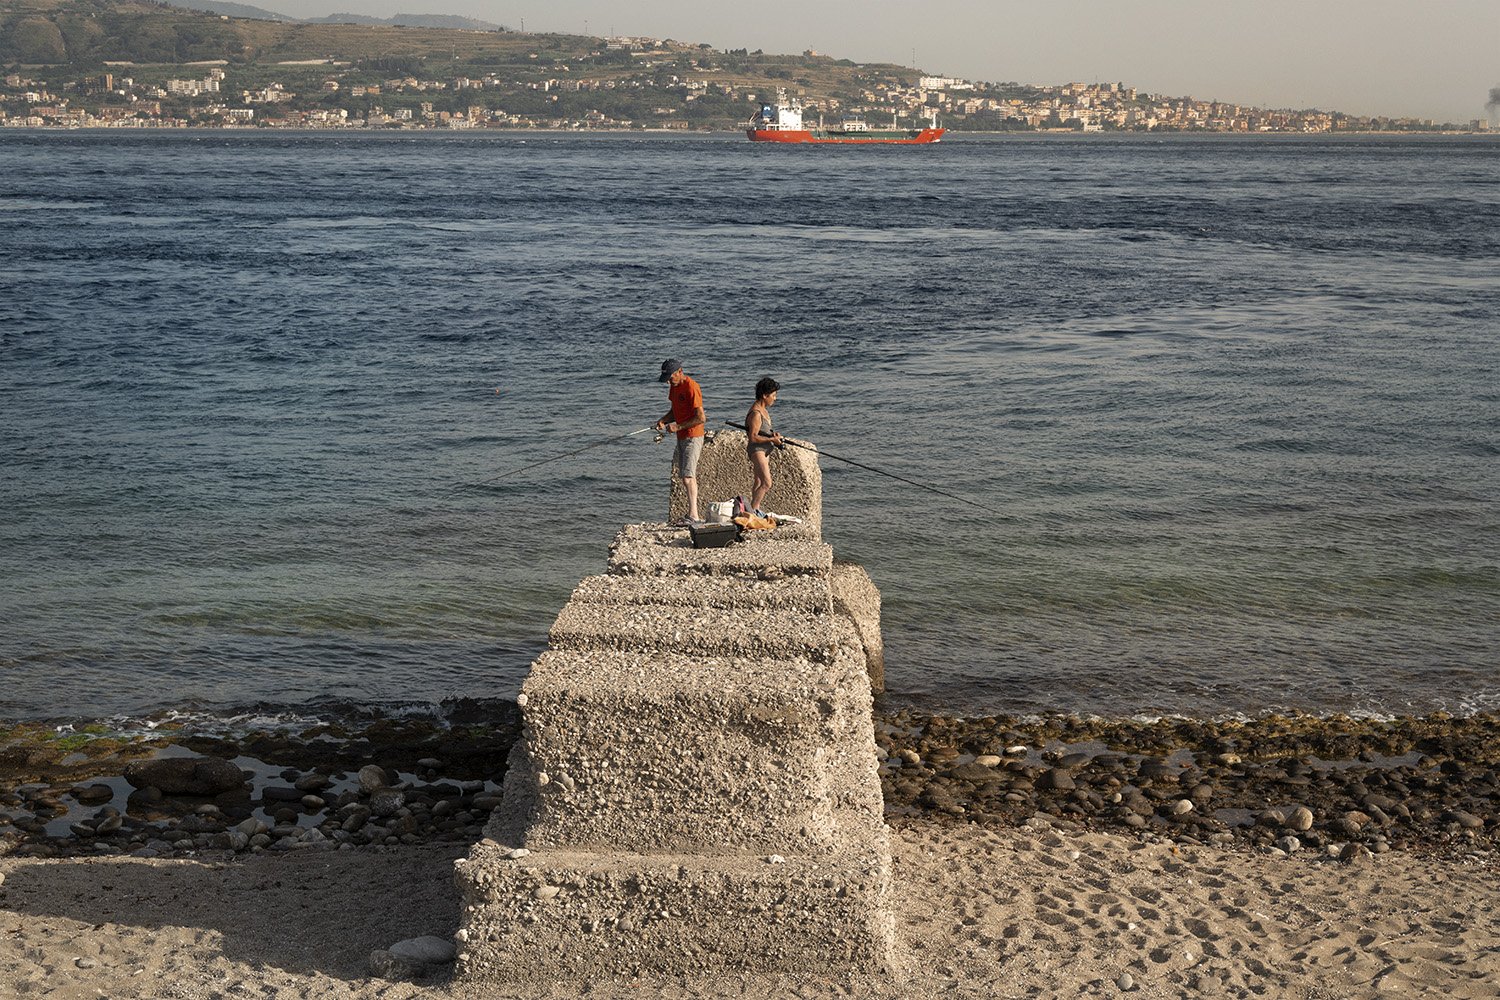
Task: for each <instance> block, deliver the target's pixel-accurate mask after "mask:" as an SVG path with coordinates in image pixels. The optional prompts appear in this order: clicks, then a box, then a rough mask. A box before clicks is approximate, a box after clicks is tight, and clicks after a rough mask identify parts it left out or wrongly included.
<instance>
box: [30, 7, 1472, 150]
mask: <svg viewBox="0 0 1500 1000" xmlns="http://www.w3.org/2000/svg"><path fill="white" fill-rule="evenodd" d="M0 65H3V66H4V76H3V79H0V123H3V124H4V125H8V126H25V127H96V126H108V127H135V128H151V127H168V128H176V127H189V126H220V127H244V126H252V127H265V128H277V127H283V128H284V127H319V128H330V127H332V128H538V127H541V128H565V129H584V128H605V129H647V128H667V129H731V128H735V127H737V126H738V125H739V124H740V123H741V122H743V121H745V119H747V118H748V117H749V116H750V115H751V113H752V112H753V111H754V109H755V106H756V104H757V103H758V102H762V101H767V100H771V99H774V97H775V95H776V94H777V92H778V91H780V90H783V89H784V90H786V91H787V92H789V93H791V94H793V95H796V96H798V97H800V98H801V100H802V103H803V105H804V108H805V109H806V111H807V113H808V114H809V115H810V116H817V115H822V116H824V117H825V118H826V119H827V120H829V121H836V120H838V119H839V118H842V117H849V116H860V117H868V118H869V119H870V120H871V121H879V122H881V123H884V122H886V121H889V120H890V119H891V117H892V116H895V117H896V118H898V119H901V120H903V121H912V120H916V119H921V118H926V117H927V116H929V115H930V114H932V113H934V112H936V113H937V114H938V115H939V116H940V118H941V120H942V124H944V125H945V126H946V127H947V128H949V129H950V130H956V131H966V130H968V131H1039V130H1065V131H1076V132H1107V131H1120V130H1133V131H1216V132H1329V131H1369V130H1412V131H1422V130H1437V129H1457V128H1470V127H1474V128H1478V127H1480V125H1481V124H1482V123H1477V122H1475V123H1459V124H1456V123H1435V122H1431V121H1423V120H1417V119H1393V118H1360V117H1355V116H1351V115H1344V114H1340V113H1338V112H1332V111H1321V110H1294V109H1264V108H1253V107H1244V106H1240V105H1236V104H1227V103H1221V102H1216V101H1200V100H1195V99H1193V98H1190V97H1173V96H1166V95H1160V94H1148V93H1143V92H1140V91H1138V90H1137V89H1136V88H1133V87H1129V86H1127V85H1125V84H1124V83H1103V84H1101V83H1068V84H1061V85H1055V86H1034V85H1026V84H1019V83H1001V82H986V81H978V80H962V79H955V78H951V77H939V76H933V75H930V74H927V73H923V72H922V71H920V70H918V69H915V68H912V67H904V66H896V65H891V64H879V63H875V64H872V63H864V64H861V63H854V62H852V61H850V60H847V59H836V58H833V57H831V56H827V55H823V54H820V53H817V52H812V51H808V52H803V53H801V54H800V55H778V54H769V53H764V52H760V51H756V52H748V51H746V50H744V49H737V50H736V49H728V50H725V49H714V48H712V47H710V46H708V45H702V44H694V43H690V42H679V41H674V40H672V39H658V38H639V37H613V38H594V37H587V36H580V35H559V34H537V33H526V32H522V31H516V30H511V29H509V28H505V27H502V28H499V29H498V30H463V29H444V28H429V27H417V26H401V25H393V24H371V25H351V24H328V23H311V22H291V21H281V20H269V19H254V18H233V17H229V16H227V15H216V14H208V13H200V12H195V11H190V10H184V9H182V8H180V7H174V6H169V5H166V4H158V3H147V2H141V0H0Z"/></svg>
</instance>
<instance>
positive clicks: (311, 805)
mask: <svg viewBox="0 0 1500 1000" xmlns="http://www.w3.org/2000/svg"><path fill="white" fill-rule="evenodd" d="M327 804H328V803H326V802H324V801H323V800H322V799H321V798H319V797H318V796H316V795H304V796H302V808H303V809H310V810H312V811H314V812H316V811H317V810H319V809H322V808H323V807H324V806H325V805H327Z"/></svg>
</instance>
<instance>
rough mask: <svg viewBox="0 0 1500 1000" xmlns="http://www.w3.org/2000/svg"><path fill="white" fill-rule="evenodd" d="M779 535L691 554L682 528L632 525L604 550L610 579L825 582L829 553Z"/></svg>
mask: <svg viewBox="0 0 1500 1000" xmlns="http://www.w3.org/2000/svg"><path fill="white" fill-rule="evenodd" d="M777 534H778V532H769V531H756V532H748V533H747V534H746V536H745V540H744V541H742V542H736V543H735V544H733V545H728V546H725V547H724V548H722V549H695V548H693V541H692V537H691V536H690V535H689V533H688V530H687V529H686V528H669V527H667V526H666V525H664V524H631V525H626V526H625V529H624V530H623V531H621V532H620V533H619V535H617V536H616V537H615V540H614V542H613V544H611V545H610V549H609V571H610V572H611V573H619V574H627V575H644V576H679V575H682V574H702V575H706V576H748V577H756V578H759V579H762V580H780V579H785V578H786V577H789V576H817V577H827V576H828V574H829V572H830V571H831V570H832V569H833V548H832V547H831V546H829V545H825V544H824V543H822V542H816V541H810V540H807V539H805V538H800V539H799V538H787V539H785V540H781V539H778V538H777V537H776V535H777Z"/></svg>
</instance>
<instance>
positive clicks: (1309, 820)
mask: <svg viewBox="0 0 1500 1000" xmlns="http://www.w3.org/2000/svg"><path fill="white" fill-rule="evenodd" d="M1312 825H1313V814H1312V810H1311V809H1309V808H1307V806H1298V807H1297V808H1295V809H1293V810H1292V811H1291V812H1290V813H1288V814H1287V817H1286V819H1285V820H1283V821H1282V826H1284V827H1286V828H1287V829H1288V830H1296V831H1298V832H1299V833H1300V832H1303V831H1306V830H1311V829H1312Z"/></svg>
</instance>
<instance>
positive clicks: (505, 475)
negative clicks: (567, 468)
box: [455, 426, 661, 489]
mask: <svg viewBox="0 0 1500 1000" xmlns="http://www.w3.org/2000/svg"><path fill="white" fill-rule="evenodd" d="M654 430H656V427H655V426H651V427H642V428H640V429H639V430H633V431H630V432H628V433H626V434H616V435H615V436H614V437H608V438H604V439H603V440H601V441H595V442H594V443H593V444H586V445H584V446H583V447H582V448H574V449H573V450H572V451H565V452H563V453H562V454H561V455H553V456H552V457H551V458H544V459H542V460H541V461H540V462H532V463H531V464H530V465H523V466H521V467H520V468H519V469H511V470H510V471H508V472H502V473H500V475H498V476H491V477H490V478H489V479H482V480H480V481H479V482H477V483H460V484H459V485H458V486H457V487H455V488H456V489H463V488H464V487H466V486H488V485H489V484H490V483H493V482H498V481H499V480H501V479H509V478H510V477H511V476H515V475H519V474H521V473H523V472H525V471H527V470H528V469H535V468H536V467H537V466H539V465H546V464H547V463H548V462H557V461H560V460H561V459H564V458H572V457H573V456H574V455H581V454H583V453H584V452H586V451H589V450H590V449H593V448H601V447H603V446H604V445H607V444H613V443H614V442H616V441H623V440H625V439H626V438H630V437H635V436H636V435H637V434H645V433H646V432H647V431H654ZM656 439H657V440H658V441H660V440H661V434H660V432H658V434H657V438H656Z"/></svg>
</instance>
